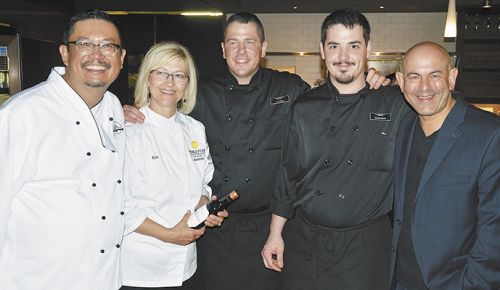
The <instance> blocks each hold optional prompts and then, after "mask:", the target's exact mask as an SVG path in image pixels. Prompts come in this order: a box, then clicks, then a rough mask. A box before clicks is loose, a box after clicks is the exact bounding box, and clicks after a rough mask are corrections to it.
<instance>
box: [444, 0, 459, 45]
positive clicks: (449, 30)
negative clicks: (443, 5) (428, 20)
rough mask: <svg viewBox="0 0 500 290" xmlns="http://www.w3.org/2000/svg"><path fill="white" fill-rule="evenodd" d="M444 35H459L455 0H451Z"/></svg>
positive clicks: (447, 36)
mask: <svg viewBox="0 0 500 290" xmlns="http://www.w3.org/2000/svg"><path fill="white" fill-rule="evenodd" d="M444 37H445V38H452V37H457V8H456V4H455V0H449V2H448V13H447V15H446V26H445V27H444Z"/></svg>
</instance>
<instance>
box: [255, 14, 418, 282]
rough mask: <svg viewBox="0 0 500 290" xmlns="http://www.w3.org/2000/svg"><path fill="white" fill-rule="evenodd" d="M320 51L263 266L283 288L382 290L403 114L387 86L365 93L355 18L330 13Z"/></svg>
mask: <svg viewBox="0 0 500 290" xmlns="http://www.w3.org/2000/svg"><path fill="white" fill-rule="evenodd" d="M320 50H321V56H322V58H323V59H324V60H325V63H326V67H327V69H328V72H329V78H328V80H327V82H326V83H325V84H324V85H322V86H321V87H319V88H317V89H315V90H312V91H310V92H308V93H306V94H305V95H302V96H300V97H298V98H297V99H296V100H295V101H294V102H293V103H292V104H291V109H290V114H289V116H288V123H287V130H286V136H285V143H284V145H283V155H282V161H281V162H282V164H281V168H280V170H281V172H280V175H279V181H278V183H279V184H278V190H277V191H276V195H275V199H274V200H273V202H272V204H271V210H272V212H273V217H272V222H271V229H270V235H269V239H268V241H267V243H266V245H265V246H264V248H263V250H262V256H263V259H264V264H265V266H266V267H267V268H269V269H273V270H275V271H279V272H282V273H281V279H282V289H286V290H293V289H297V290H299V289H300V290H304V289H314V290H321V289H328V290H332V289H333V290H349V289H353V290H386V289H388V272H389V259H390V250H391V242H390V239H391V225H390V221H389V217H388V215H387V214H388V213H389V211H390V210H391V208H392V183H393V174H394V173H393V168H394V152H393V151H394V145H395V140H396V133H397V129H398V127H399V124H400V120H401V119H402V117H403V115H405V114H406V113H407V112H408V110H409V109H408V107H407V105H406V104H405V103H404V99H403V97H402V96H401V94H400V92H399V91H398V90H397V88H396V87H384V88H382V89H380V90H376V91H373V90H369V87H368V86H369V85H368V84H367V83H366V81H365V77H364V68H365V66H366V59H367V56H368V54H369V53H370V50H371V42H370V25H369V23H368V20H367V19H366V17H365V16H363V15H362V14H361V13H359V12H357V11H354V10H350V9H341V10H337V11H335V12H333V13H332V14H330V15H329V16H328V17H327V18H326V19H325V20H324V22H323V25H322V29H321V43H320ZM292 217H293V218H292ZM287 219H291V220H290V221H289V222H288V224H286V227H285V228H284V226H285V223H286V222H287ZM283 228H284V230H283ZM282 231H283V238H282ZM285 242H286V247H285V246H284V245H285ZM285 249H286V251H285Z"/></svg>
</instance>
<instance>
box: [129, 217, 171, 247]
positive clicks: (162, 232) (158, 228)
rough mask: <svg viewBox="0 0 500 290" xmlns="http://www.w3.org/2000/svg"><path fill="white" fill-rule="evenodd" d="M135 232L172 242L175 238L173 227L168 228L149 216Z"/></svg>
mask: <svg viewBox="0 0 500 290" xmlns="http://www.w3.org/2000/svg"><path fill="white" fill-rule="evenodd" d="M135 232H136V233H138V234H141V235H145V236H150V237H153V238H155V239H158V240H160V241H163V242H166V243H172V242H173V240H174V237H173V235H174V233H173V231H172V229H170V228H166V227H164V226H162V225H160V224H159V223H157V222H155V221H153V220H151V219H149V218H146V219H145V220H144V221H143V222H142V224H141V225H140V226H139V227H138V228H137V229H135Z"/></svg>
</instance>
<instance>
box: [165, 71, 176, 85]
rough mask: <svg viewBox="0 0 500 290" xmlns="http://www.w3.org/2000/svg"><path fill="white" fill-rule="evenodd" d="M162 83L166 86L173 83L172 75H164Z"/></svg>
mask: <svg viewBox="0 0 500 290" xmlns="http://www.w3.org/2000/svg"><path fill="white" fill-rule="evenodd" d="M163 82H165V83H167V84H173V83H174V82H175V80H174V74H169V73H167V74H165V79H164V81H163Z"/></svg>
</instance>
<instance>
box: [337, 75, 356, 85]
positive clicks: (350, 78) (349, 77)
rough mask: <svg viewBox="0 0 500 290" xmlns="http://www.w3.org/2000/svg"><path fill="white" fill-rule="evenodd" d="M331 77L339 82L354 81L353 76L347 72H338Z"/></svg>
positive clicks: (347, 82)
mask: <svg viewBox="0 0 500 290" xmlns="http://www.w3.org/2000/svg"><path fill="white" fill-rule="evenodd" d="M333 78H334V79H335V80H336V81H337V82H338V83H340V84H343V85H347V84H350V83H352V82H353V81H354V76H353V75H352V74H348V73H340V74H336V75H333Z"/></svg>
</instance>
